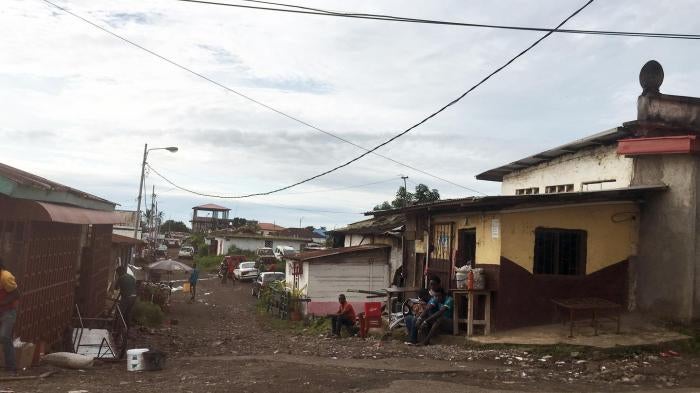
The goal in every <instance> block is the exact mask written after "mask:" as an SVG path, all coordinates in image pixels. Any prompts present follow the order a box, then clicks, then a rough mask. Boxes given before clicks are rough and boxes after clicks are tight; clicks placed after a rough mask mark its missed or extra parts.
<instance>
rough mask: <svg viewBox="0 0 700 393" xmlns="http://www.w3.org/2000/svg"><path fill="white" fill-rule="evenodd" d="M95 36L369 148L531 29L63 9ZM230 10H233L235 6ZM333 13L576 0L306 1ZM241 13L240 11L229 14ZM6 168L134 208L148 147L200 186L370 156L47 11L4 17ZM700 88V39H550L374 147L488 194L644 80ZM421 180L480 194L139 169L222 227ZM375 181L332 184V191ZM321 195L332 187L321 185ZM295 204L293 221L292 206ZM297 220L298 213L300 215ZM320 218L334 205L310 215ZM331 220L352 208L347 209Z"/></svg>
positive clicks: (482, 15) (120, 5)
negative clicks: (210, 208) (233, 219)
mask: <svg viewBox="0 0 700 393" xmlns="http://www.w3.org/2000/svg"><path fill="white" fill-rule="evenodd" d="M56 2H57V4H59V5H61V6H62V7H66V8H67V9H70V10H71V11H73V12H75V13H77V14H80V15H82V16H84V17H85V18H87V19H89V20H91V21H93V22H94V23H96V24H99V25H100V26H103V27H105V28H108V29H110V30H112V31H114V32H116V33H118V34H120V35H123V36H125V37H127V38H129V39H131V40H133V41H135V42H137V43H138V44H140V45H142V46H144V47H146V48H149V49H151V50H153V51H155V52H158V53H159V54H161V55H162V56H165V57H167V58H169V59H172V60H173V61H176V62H178V63H181V64H183V65H185V66H187V67H190V68H191V69H193V70H195V71H197V72H199V73H201V74H204V75H206V76H207V77H209V78H211V79H213V80H216V81H218V82H220V83H222V84H225V85H227V86H229V87H231V88H233V89H236V90H238V91H240V92H241V93H243V94H246V95H248V96H250V97H253V98H255V99H257V100H259V101H262V102H264V103H266V104H268V105H270V106H273V107H275V108H277V109H279V110H281V111H284V112H286V113H288V114H290V115H292V116H295V117H298V118H300V119H303V120H304V121H306V122H309V123H311V124H313V125H315V126H317V127H319V128H322V129H324V130H327V131H331V132H333V133H335V134H337V135H340V136H342V137H343V138H346V139H348V140H351V141H353V142H355V143H357V144H359V145H362V146H365V147H371V146H374V145H376V144H378V143H380V142H382V141H383V140H385V139H387V138H389V137H391V136H392V135H394V134H396V133H398V132H400V131H402V130H404V129H405V128H407V127H408V126H410V125H412V124H413V123H415V122H417V121H418V120H420V119H422V118H423V117H424V116H426V115H427V114H429V113H430V112H432V111H434V110H436V109H437V108H439V107H441V106H442V105H444V104H446V103H447V102H449V101H450V100H452V99H453V98H455V97H457V96H459V95H460V94H461V93H462V92H463V91H464V90H466V89H467V88H469V87H470V86H471V85H473V84H474V83H475V82H477V81H478V80H479V79H481V78H482V77H484V76H485V75H486V74H488V73H489V72H490V71H492V70H493V69H494V68H496V67H498V66H500V65H501V64H503V63H504V62H505V61H506V60H507V59H509V58H510V57H512V56H513V55H514V54H515V53H517V52H519V51H520V50H522V49H524V48H525V47H527V46H528V45H529V44H530V43H531V42H532V41H534V40H535V39H537V38H538V36H539V35H541V34H542V33H534V32H517V31H501V30H485V29H473V28H464V27H451V26H435V25H422V24H408V23H389V22H377V21H369V20H358V19H343V18H332V17H320V16H305V15H295V14H284V13H274V12H266V11H255V10H244V9H237V8H231V7H219V6H207V5H201V4H191V3H181V2H177V1H174V0H160V1H106V0H104V1H103V0H70V1H64V0H56ZM230 2H232V3H233V2H234V1H230ZM294 2H295V3H296V4H303V5H308V6H316V7H322V8H325V9H332V10H340V11H353V12H372V13H383V14H393V15H399V16H407V17H417V18H431V19H443V20H454V21H462V22H474V23H493V24H512V25H528V26H540V27H553V26H555V25H557V24H558V23H559V22H560V21H561V20H563V19H564V18H565V17H566V16H568V15H569V14H570V13H572V12H573V11H574V10H575V9H577V8H578V7H580V6H581V5H582V4H583V3H584V1H583V0H566V1H564V0H551V1H544V0H539V1H532V0H527V1H526V0H522V1H516V0H510V1H505V0H503V1H495V0H492V1H488V2H486V1H464V0H455V1H423V0H413V1H409V0H396V1H377V0H373V1H354V2H348V1H331V0H324V1H305V0H294ZM239 4H240V3H239ZM698 15H700V2H698V1H694V0H666V1H662V0H645V1H642V0H627V1H624V0H615V1H610V0H607V1H606V0H598V1H596V2H594V3H593V4H592V5H591V6H589V7H588V8H587V9H586V10H584V11H583V12H582V13H581V14H579V15H578V16H576V17H575V18H574V19H573V20H572V21H571V22H570V23H569V24H567V25H566V26H565V27H567V28H580V29H607V30H628V31H649V32H672V33H700V19H699V18H698V17H697V16H698ZM0 37H1V38H0V104H1V105H0V108H2V109H0V113H1V114H2V116H1V117H0V119H1V120H0V140H1V141H2V142H1V143H0V162H3V163H6V164H8V165H11V166H15V167H18V168H20V169H23V170H26V171H29V172H32V173H36V174H38V175H41V176H44V177H47V178H49V179H52V180H55V181H58V182H61V183H64V184H67V185H70V186H73V187H76V188H79V189H81V190H84V191H87V192H91V193H94V194H96V195H99V196H101V197H104V198H107V199H110V200H112V201H114V202H116V203H119V204H120V205H121V206H120V208H123V209H135V205H136V195H137V192H138V178H139V171H140V165H141V156H142V154H143V146H144V143H148V144H149V147H162V146H171V145H174V146H178V147H179V149H180V151H179V152H177V153H175V154H171V153H168V152H166V151H154V152H151V154H150V156H149V162H150V164H151V165H153V167H154V168H156V169H157V170H158V171H159V172H161V173H162V174H163V175H165V176H167V177H169V178H170V179H171V180H173V181H175V182H176V183H178V184H180V185H182V186H185V187H187V188H191V189H195V190H198V191H201V192H205V193H212V194H214V193H216V194H233V195H236V194H245V193H252V192H260V191H267V190H270V189H273V188H277V187H280V186H284V185H287V184H290V183H293V182H295V181H298V180H301V179H303V178H306V177H309V176H312V175H315V174H317V173H319V172H322V171H324V170H326V169H329V168H331V167H333V166H335V165H337V164H338V163H341V162H344V161H347V160H349V159H350V158H352V157H354V156H356V155H359V154H360V153H362V151H361V150H359V149H358V148H356V147H353V146H351V145H348V144H345V143H342V142H340V141H338V140H336V139H333V138H330V137H328V136H326V135H324V134H322V133H319V132H318V131H315V130H313V129H310V128H308V127H305V126H303V125H300V124H298V123H295V122H293V121H291V120H289V119H287V118H285V117H282V116H280V115H279V114H277V113H274V112H272V111H270V110H268V109H265V108H262V107H260V106H258V105H256V104H254V103H251V102H250V101H247V100H245V99H242V98H241V97H238V96H236V95H234V94H231V93H229V92H226V91H225V90H223V89H222V88H220V87H217V86H215V85H214V84H212V83H209V82H206V81H203V80H201V79H199V78H197V77H195V76H193V75H191V74H188V73H187V72H185V71H183V70H181V69H178V68H177V67H174V66H173V65H170V64H168V63H166V62H164V61H162V60H160V59H158V58H156V57H154V56H152V55H150V54H148V53H146V52H144V51H142V50H140V49H137V48H135V47H133V46H130V45H128V44H126V43H124V42H122V41H120V40H118V39H116V38H114V37H112V36H110V35H108V34H106V33H105V32H103V31H100V30H98V29H97V28H95V27H93V26H90V25H88V24H86V23H85V22H82V21H80V20H78V19H76V18H74V17H72V16H70V15H67V14H65V13H63V12H61V11H59V10H57V9H55V8H52V7H51V6H50V5H48V4H46V3H45V2H43V1H41V0H5V1H3V7H2V8H0ZM649 59H656V60H658V61H659V62H661V64H662V65H663V66H664V69H665V73H666V79H665V82H664V84H663V86H662V87H661V91H662V92H665V93H669V94H680V95H695V96H699V95H700V67H698V64H700V41H690V40H664V39H648V38H625V37H603V36H579V35H568V34H558V35H553V36H552V37H550V38H548V39H547V40H545V41H544V42H543V43H542V44H541V45H540V46H538V47H537V48H535V49H534V50H533V51H531V52H529V53H528V54H527V55H525V56H524V57H523V58H521V59H520V60H518V61H517V62H516V63H514V64H513V65H512V67H510V68H508V69H506V70H505V71H504V72H502V73H501V74H498V75H497V76H496V77H494V78H493V79H492V80H490V81H488V82H487V83H486V84H484V85H483V86H481V88H479V89H478V90H476V91H475V92H474V93H472V94H470V95H469V96H467V97H466V98H465V99H464V100H462V101H461V102H460V103H458V104H457V105H456V106H454V107H452V108H450V109H448V110H447V111H446V112H443V113H442V114H441V115H439V116H438V117H436V118H434V119H433V120H431V121H430V122H428V123H427V124H425V125H423V126H422V127H419V128H417V129H415V130H414V131H412V132H411V133H409V134H408V135H406V136H404V137H402V138H400V139H398V140H396V141H395V142H393V143H391V144H390V145H388V146H386V147H384V148H382V149H381V150H380V151H379V152H380V153H381V154H383V155H387V156H389V157H391V158H393V159H395V160H398V161H400V162H403V163H406V164H409V165H411V166H414V167H417V168H420V169H422V170H425V171H427V172H430V173H432V174H436V175H438V176H440V177H443V178H446V179H449V180H451V181H453V182H455V183H458V184H461V185H463V186H465V187H468V188H472V189H476V190H479V191H481V192H483V193H486V194H497V193H498V192H499V190H500V184H499V183H493V182H482V181H477V180H475V179H474V176H475V175H476V174H478V173H480V172H483V171H485V170H488V169H490V168H492V167H495V166H499V165H502V164H505V163H508V162H511V161H514V160H516V159H519V158H522V157H523V156H527V155H530V154H534V153H537V152H539V151H542V150H545V149H547V148H550V147H553V146H556V145H559V144H562V143H566V142H568V141H571V140H573V139H576V138H580V137H584V136H586V135H590V134H593V133H596V132H599V131H602V130H606V129H609V128H612V127H615V126H618V125H620V124H622V123H623V122H625V121H628V120H633V119H634V118H635V117H636V99H637V96H638V95H639V93H640V92H641V88H640V87H639V83H638V74H639V69H640V68H641V66H642V65H643V64H644V63H645V62H646V61H647V60H649ZM401 174H405V175H407V176H409V182H410V183H409V186H410V187H413V186H414V184H413V183H425V184H427V185H429V186H430V187H431V188H437V189H439V191H440V193H441V195H442V196H443V197H445V198H454V197H463V196H468V195H473V193H472V192H470V191H467V190H465V189H462V188H459V187H456V186H454V185H451V184H448V183H445V182H442V181H440V180H437V179H434V178H431V177H429V176H426V175H423V174H421V173H418V172H415V171H413V170H411V169H408V168H405V167H402V166H400V165H398V164H395V163H393V162H391V161H388V160H385V159H383V158H380V157H376V156H368V157H366V158H364V159H362V160H361V161H359V162H357V163H355V164H353V165H351V166H349V167H346V168H344V169H342V170H339V171H337V172H335V173H332V174H330V175H327V176H325V177H322V178H320V179H318V180H316V181H313V182H311V183H308V184H305V185H303V186H300V187H297V188H295V189H292V190H290V191H287V192H284V193H280V194H277V195H275V196H266V197H256V198H252V199H245V200H222V199H215V198H204V197H197V196H193V195H190V194H187V193H185V192H183V191H179V190H176V189H174V188H173V187H172V186H170V185H168V184H166V183H165V182H163V181H162V180H160V179H159V178H158V177H157V176H156V175H155V174H149V175H148V177H147V179H146V183H147V187H148V189H149V190H150V189H151V187H152V185H155V187H156V194H158V195H159V198H158V199H159V206H160V208H161V210H163V211H165V214H166V217H168V218H173V219H178V220H189V215H190V214H191V208H192V207H193V206H195V205H199V204H203V203H217V204H222V205H225V206H227V207H229V208H231V209H232V215H236V216H241V217H245V218H248V219H257V220H259V221H263V222H276V223H277V224H280V225H284V226H298V225H299V221H300V219H301V224H302V225H303V226H306V225H314V226H327V227H329V228H333V227H335V226H341V225H343V224H346V223H349V222H353V221H357V220H360V219H363V216H362V215H358V214H351V213H357V212H362V211H366V210H370V209H371V208H372V206H374V205H375V204H377V203H380V202H382V201H383V200H388V199H392V198H393V194H394V193H395V191H396V189H397V187H398V186H399V185H401V184H402V180H401V179H400V177H399V176H400V175H401ZM367 183H374V184H372V185H368V186H364V187H356V188H350V189H344V190H335V191H333V190H334V189H337V188H344V187H351V186H357V185H363V184H367ZM329 189H330V190H329ZM295 209H299V210H295ZM304 209H305V210H304ZM319 211H326V212H319ZM330 212H349V213H344V214H339V213H330Z"/></svg>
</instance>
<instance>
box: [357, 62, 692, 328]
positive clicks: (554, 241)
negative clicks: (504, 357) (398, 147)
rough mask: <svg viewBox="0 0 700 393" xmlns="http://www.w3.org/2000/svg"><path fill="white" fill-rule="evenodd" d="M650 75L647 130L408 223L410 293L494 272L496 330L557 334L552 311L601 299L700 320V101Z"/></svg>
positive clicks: (617, 135)
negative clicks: (667, 89)
mask: <svg viewBox="0 0 700 393" xmlns="http://www.w3.org/2000/svg"><path fill="white" fill-rule="evenodd" d="M662 81H663V70H662V68H661V66H660V65H659V64H658V63H657V62H654V61H651V62H649V63H647V64H646V65H645V66H644V67H643V68H642V71H641V73H640V82H641V85H642V89H643V91H642V94H641V96H640V97H639V100H638V105H637V109H638V114H637V119H636V120H633V121H629V122H625V123H622V124H621V125H620V126H618V127H615V128H612V129H610V130H607V131H604V132H601V133H598V134H595V135H592V136H590V137H587V138H583V139H580V140H577V141H574V142H571V143H568V144H565V145H563V146H559V147H557V148H554V149H549V150H546V151H543V152H541V153H537V154H534V155H532V156H529V157H526V158H523V159H520V160H517V161H515V162H512V163H510V164H506V165H503V166H500V167H498V168H494V169H491V170H488V171H486V172H484V173H481V174H479V175H478V176H477V179H480V180H489V181H499V182H502V193H503V195H502V196H493V197H481V198H476V197H474V198H462V199H455V200H447V201H438V202H434V203H429V204H424V205H416V206H411V207H408V208H404V209H398V210H390V211H380V212H371V213H368V214H372V215H374V216H375V217H383V216H387V215H392V214H397V213H402V214H405V216H406V228H405V231H404V241H405V244H404V249H405V259H404V266H405V269H406V281H407V282H406V286H412V285H421V284H424V283H425V280H426V278H427V276H428V275H437V276H440V277H441V278H442V280H443V283H445V282H448V283H450V284H451V285H453V278H454V276H453V275H454V271H455V269H456V268H457V267H459V266H462V265H464V264H467V263H471V264H473V265H475V266H477V267H482V268H484V269H485V272H486V275H487V287H488V289H491V290H492V291H494V296H493V299H494V300H493V306H494V309H495V317H494V318H495V321H494V322H495V324H496V327H497V328H509V327H517V326H525V325H532V324H537V323H547V322H551V321H552V320H553V318H554V315H553V312H552V310H553V308H552V306H551V300H552V299H554V298H565V297H585V296H596V297H602V298H605V299H608V300H612V301H614V302H617V303H620V304H623V305H624V306H625V307H626V309H627V310H638V311H641V312H643V313H647V314H649V315H653V316H655V317H661V318H667V319H672V320H677V321H682V322H687V321H691V320H693V319H697V318H698V317H699V316H700V272H699V271H698V264H699V263H700V258H699V257H700V250H699V249H698V246H697V245H698V244H700V234H699V233H698V230H697V228H698V227H699V225H698V224H700V222H699V220H700V216H699V214H698V211H697V209H696V206H697V202H698V201H697V198H698V195H700V193H699V191H700V183H699V178H700V156H699V155H698V153H700V145H698V144H697V142H696V140H697V136H698V134H700V99H699V98H693V97H681V96H670V95H665V94H661V93H660V92H659V88H660V86H661V83H662Z"/></svg>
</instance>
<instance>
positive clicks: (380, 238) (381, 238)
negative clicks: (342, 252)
mask: <svg viewBox="0 0 700 393" xmlns="http://www.w3.org/2000/svg"><path fill="white" fill-rule="evenodd" d="M360 242H362V244H388V245H390V246H391V251H390V252H389V265H390V274H389V277H390V280H391V278H393V277H394V272H395V271H396V270H397V269H398V268H399V267H401V265H402V264H403V246H402V245H401V239H399V238H397V237H395V236H386V235H375V236H374V237H373V236H372V235H367V236H365V238H364V241H363V240H362V235H358V234H349V235H345V244H344V246H345V247H351V246H359V245H361V244H360ZM390 283H391V281H390Z"/></svg>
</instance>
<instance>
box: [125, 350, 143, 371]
mask: <svg viewBox="0 0 700 393" xmlns="http://www.w3.org/2000/svg"><path fill="white" fill-rule="evenodd" d="M144 352H148V348H136V349H129V350H127V351H126V369H127V371H143V370H144V368H145V365H144V362H143V353H144Z"/></svg>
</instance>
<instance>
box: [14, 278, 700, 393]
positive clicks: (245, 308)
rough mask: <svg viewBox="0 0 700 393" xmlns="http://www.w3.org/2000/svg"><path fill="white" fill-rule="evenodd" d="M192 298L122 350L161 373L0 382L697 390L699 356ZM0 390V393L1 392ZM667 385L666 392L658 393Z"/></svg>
mask: <svg viewBox="0 0 700 393" xmlns="http://www.w3.org/2000/svg"><path fill="white" fill-rule="evenodd" d="M199 287H200V288H199V296H198V301H197V302H195V303H194V304H187V303H186V302H185V298H186V295H185V294H182V293H175V294H174V295H173V299H172V310H171V313H170V315H169V318H171V319H173V320H176V321H177V324H174V325H171V326H169V327H165V328H162V329H158V330H155V331H152V332H143V333H140V334H139V337H138V338H136V339H135V340H133V341H132V343H131V345H130V347H132V348H139V347H153V348H157V349H160V350H162V351H165V352H166V353H168V364H167V368H166V369H165V370H163V371H158V372H143V373H134V372H127V371H126V365H125V364H124V363H117V364H110V363H102V364H98V365H97V366H95V367H94V368H92V369H88V370H81V371H75V370H62V371H61V372H59V373H58V374H56V375H53V376H52V377H50V378H47V379H45V380H34V381H21V382H12V383H0V388H2V389H9V390H11V391H15V392H69V391H84V392H89V393H91V392H229V391H241V392H271V391H282V392H360V391H372V392H414V391H415V392H421V393H424V392H426V391H431V390H435V389H439V390H440V391H441V392H453V391H454V392H456V391H460V392H463V391H470V392H497V391H538V392H542V391H551V392H579V391H606V392H610V391H652V390H656V389H664V390H666V391H684V392H685V391H687V392H690V391H700V361H699V359H698V358H696V357H694V356H691V357H685V356H682V357H679V358H671V359H666V358H660V357H658V356H655V355H654V354H651V353H640V354H634V353H630V354H628V355H627V356H624V357H619V356H616V357H609V356H607V355H603V354H599V353H582V354H578V353H571V352H568V351H567V352H566V353H560V352H557V351H555V350H552V352H551V353H548V352H547V351H546V350H542V349H537V348H532V349H528V348H517V349H514V348H511V349H483V348H474V347H470V346H466V345H434V346H430V347H424V348H418V347H407V346H405V345H404V344H403V343H402V342H401V341H400V340H390V341H380V340H378V339H368V340H360V339H357V338H343V339H327V338H325V337H323V336H322V335H319V334H318V332H316V333H314V334H311V333H310V331H313V329H311V328H308V329H307V331H304V329H303V327H298V328H295V329H289V328H285V327H284V326H286V325H284V324H281V323H280V322H276V321H273V320H270V319H269V318H268V317H266V316H264V315H258V314H257V313H256V310H255V299H254V298H252V297H251V296H250V284H249V283H240V282H237V283H236V284H235V285H231V284H230V283H229V284H228V285H226V286H222V285H221V284H220V283H219V282H218V280H214V279H205V280H203V281H201V282H200V285H199ZM2 389H0V390H2ZM667 389H668V390H667Z"/></svg>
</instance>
